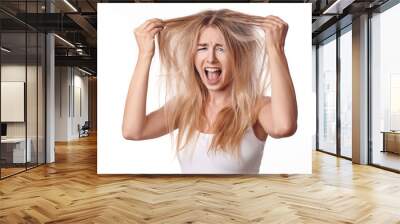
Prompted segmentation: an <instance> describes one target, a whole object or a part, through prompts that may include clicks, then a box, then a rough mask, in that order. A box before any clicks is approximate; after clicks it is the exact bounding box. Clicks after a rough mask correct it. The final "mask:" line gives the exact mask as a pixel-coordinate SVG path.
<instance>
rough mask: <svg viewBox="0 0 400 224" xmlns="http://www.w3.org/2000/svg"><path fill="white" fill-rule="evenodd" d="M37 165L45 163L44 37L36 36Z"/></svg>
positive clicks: (40, 34) (41, 35)
mask: <svg viewBox="0 0 400 224" xmlns="http://www.w3.org/2000/svg"><path fill="white" fill-rule="evenodd" d="M38 39H39V40H38V43H39V45H38V60H39V63H38V78H37V80H38V164H43V163H45V156H46V155H45V152H46V151H45V111H46V108H45V87H46V85H45V81H46V79H45V60H46V52H45V44H46V38H45V35H44V34H42V33H39V35H38Z"/></svg>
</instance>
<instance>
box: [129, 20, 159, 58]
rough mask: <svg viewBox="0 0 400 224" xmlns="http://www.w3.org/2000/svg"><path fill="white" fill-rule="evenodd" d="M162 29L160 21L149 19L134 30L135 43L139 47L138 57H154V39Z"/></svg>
mask: <svg viewBox="0 0 400 224" xmlns="http://www.w3.org/2000/svg"><path fill="white" fill-rule="evenodd" d="M163 28H164V22H163V21H162V20H161V19H156V18H155V19H149V20H147V21H146V22H144V23H143V24H142V25H140V26H139V27H137V28H136V29H135V37H136V42H137V44H138V47H139V56H144V57H146V56H150V57H153V55H154V48H155V47H154V46H155V44H154V37H155V35H156V34H158V33H159V32H160V31H161V30H162V29H163Z"/></svg>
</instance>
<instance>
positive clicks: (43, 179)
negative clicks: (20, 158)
mask: <svg viewBox="0 0 400 224" xmlns="http://www.w3.org/2000/svg"><path fill="white" fill-rule="evenodd" d="M56 158H57V159H56V163H54V164H50V165H45V166H41V167H38V168H35V169H33V170H29V171H27V172H25V173H21V174H19V175H16V176H13V177H10V178H7V179H5V180H2V181H0V223H373V224H377V223H384V224H386V223H400V175H399V174H395V173H391V172H388V171H384V170H380V169H377V168H374V167H369V166H360V165H353V164H351V162H350V161H347V160H343V159H338V158H335V157H333V156H330V155H326V154H323V153H320V152H314V153H313V174H312V175H289V176H287V175H286V176H285V175H272V176H267V175H264V176H184V177H182V176H174V175H167V176H165V175H161V176H146V175H132V176H129V175H118V176H98V175H97V174H96V138H95V137H89V138H84V139H82V140H80V141H76V142H70V143H68V144H65V143H64V144H57V147H56Z"/></svg>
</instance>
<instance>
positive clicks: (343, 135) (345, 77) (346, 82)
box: [340, 30, 352, 158]
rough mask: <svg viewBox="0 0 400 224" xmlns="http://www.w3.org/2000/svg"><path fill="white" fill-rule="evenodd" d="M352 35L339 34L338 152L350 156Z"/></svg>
mask: <svg viewBox="0 0 400 224" xmlns="http://www.w3.org/2000/svg"><path fill="white" fill-rule="evenodd" d="M351 41H352V35H351V30H350V31H348V32H347V33H345V34H343V35H342V36H340V128H341V131H340V150H341V151H340V153H341V155H343V156H346V157H349V158H351V157H352V149H351V141H352V126H351V124H352V109H351V108H352V104H351V103H352V88H351V85H352V66H351V64H352V50H351V48H352V44H351Z"/></svg>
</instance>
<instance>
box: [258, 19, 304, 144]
mask: <svg viewBox="0 0 400 224" xmlns="http://www.w3.org/2000/svg"><path fill="white" fill-rule="evenodd" d="M260 25H261V27H262V28H263V29H264V31H265V34H266V41H267V42H266V45H267V53H268V60H269V69H270V71H271V76H272V77H271V82H272V91H271V97H264V98H263V99H262V100H261V103H262V107H261V110H260V113H259V116H258V120H259V122H260V124H261V126H262V127H263V129H264V130H265V132H266V133H267V134H268V135H270V136H272V137H274V138H281V137H287V136H291V135H293V134H294V133H295V132H296V129H297V102H296V94H295V91H294V87H293V83H292V79H291V77H290V72H289V67H288V63H287V60H286V56H285V52H284V45H285V38H286V34H287V30H288V24H287V23H285V22H284V21H283V20H282V19H280V18H278V17H276V16H267V17H265V19H264V20H263V21H262V22H261V23H260Z"/></svg>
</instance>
